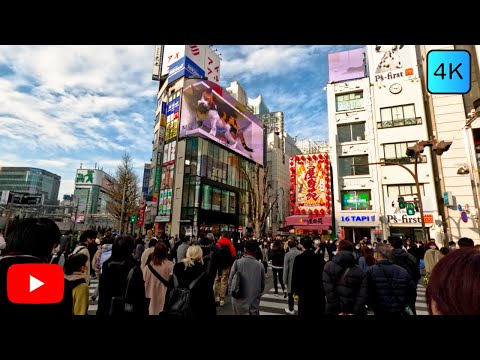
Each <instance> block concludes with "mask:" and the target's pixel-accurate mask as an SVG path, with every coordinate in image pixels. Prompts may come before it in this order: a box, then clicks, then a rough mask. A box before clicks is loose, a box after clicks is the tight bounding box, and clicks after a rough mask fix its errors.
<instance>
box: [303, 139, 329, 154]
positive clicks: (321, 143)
mask: <svg viewBox="0 0 480 360" xmlns="http://www.w3.org/2000/svg"><path fill="white" fill-rule="evenodd" d="M295 145H296V146H297V147H298V148H299V149H300V151H301V152H302V154H317V153H330V150H331V145H330V144H329V143H328V140H310V139H303V140H297V141H296V142H295Z"/></svg>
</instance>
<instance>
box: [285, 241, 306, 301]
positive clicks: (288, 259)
mask: <svg viewBox="0 0 480 360" xmlns="http://www.w3.org/2000/svg"><path fill="white" fill-rule="evenodd" d="M301 253H302V252H301V251H300V250H298V249H297V248H296V247H294V248H291V249H290V251H289V252H287V253H286V254H285V258H284V261H283V283H284V284H285V285H287V289H288V292H289V293H292V274H293V263H294V262H295V258H296V257H297V256H298V255H300V254H301Z"/></svg>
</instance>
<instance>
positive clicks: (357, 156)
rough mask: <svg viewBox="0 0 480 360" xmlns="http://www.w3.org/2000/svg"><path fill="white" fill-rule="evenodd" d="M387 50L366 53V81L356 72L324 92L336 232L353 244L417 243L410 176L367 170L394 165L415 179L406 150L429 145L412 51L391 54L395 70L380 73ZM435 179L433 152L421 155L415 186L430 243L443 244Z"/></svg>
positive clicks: (391, 169) (418, 229)
mask: <svg viewBox="0 0 480 360" xmlns="http://www.w3.org/2000/svg"><path fill="white" fill-rule="evenodd" d="M389 47H392V46H389ZM387 49H388V48H385V47H383V48H382V46H375V45H369V46H367V58H368V64H369V65H370V66H369V68H370V76H369V77H365V75H366V73H364V75H363V76H364V77H362V76H361V75H360V76H359V72H358V71H357V72H356V73H355V74H353V75H350V77H349V74H348V72H346V75H345V78H344V79H343V80H341V81H338V78H337V82H336V83H329V84H328V86H327V91H328V94H327V96H328V109H329V128H330V141H331V145H332V155H331V158H332V167H333V173H334V174H337V175H338V176H335V175H334V176H333V182H334V184H333V191H334V198H335V202H334V206H335V208H334V211H335V222H336V224H335V225H336V229H337V230H340V229H341V230H343V231H344V236H345V238H347V239H349V240H351V241H352V240H353V241H358V240H359V239H361V238H362V237H367V238H369V239H370V238H373V237H376V238H383V239H386V238H387V237H388V236H389V235H391V234H399V235H402V236H403V237H404V238H406V237H410V238H417V239H422V221H421V217H420V213H419V211H417V210H418V206H417V200H418V199H417V195H416V193H417V190H416V186H415V180H414V178H413V176H411V174H410V173H409V172H408V171H407V170H405V169H404V168H402V167H401V166H398V165H385V166H381V165H366V164H368V163H376V162H385V161H386V162H396V163H400V164H403V165H405V166H406V167H407V168H408V169H410V170H411V171H412V172H413V171H414V165H412V163H413V160H412V158H409V157H407V156H406V154H405V152H406V149H407V147H408V146H412V145H414V144H415V143H416V142H417V141H418V140H427V139H428V128H427V125H428V121H427V118H426V114H425V108H424V105H423V95H424V94H423V89H422V84H421V81H420V77H419V70H418V67H417V55H416V48H415V46H407V45H405V46H401V47H400V46H398V47H397V48H396V49H397V50H395V51H398V52H399V55H398V56H399V58H400V62H399V64H398V65H399V66H400V67H398V68H397V65H395V67H393V68H388V67H385V66H383V67H382V66H380V64H382V63H383V56H384V54H385V51H386V50H387ZM354 51H357V52H358V51H359V49H357V50H354ZM388 51H392V49H391V48H390V50H388ZM344 58H345V59H346V60H345V64H344V68H345V69H351V68H357V69H360V68H361V66H360V67H359V66H358V65H359V64H352V63H349V61H351V60H352V59H354V58H355V57H353V56H352V57H344ZM356 61H358V58H356ZM332 63H333V62H331V64H332ZM335 66H336V67H337V68H338V67H339V64H338V63H335ZM340 67H341V66H340ZM336 70H338V69H336ZM330 75H331V77H332V68H330ZM359 78H360V79H359ZM355 79H356V80H355ZM432 174H433V166H432V157H431V151H430V149H429V148H426V149H425V152H424V153H423V154H422V155H421V157H420V163H419V164H418V182H419V184H420V193H421V197H422V200H423V209H424V214H425V215H426V216H424V219H425V223H426V224H425V226H426V231H427V232H428V237H429V238H435V239H437V241H438V243H439V244H440V243H441V242H442V240H443V239H442V233H443V229H442V227H441V226H439V225H441V221H440V220H441V219H440V217H439V214H438V207H437V196H436V192H435V184H434V183H435V180H434V177H433V176H432ZM399 196H403V197H404V200H405V201H406V202H407V203H409V205H407V206H412V207H415V211H414V214H413V215H408V214H407V213H406V209H404V208H403V209H402V208H400V207H399V204H398V198H399ZM410 204H411V205H410ZM352 224H354V225H352Z"/></svg>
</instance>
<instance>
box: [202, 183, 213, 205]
mask: <svg viewBox="0 0 480 360" xmlns="http://www.w3.org/2000/svg"><path fill="white" fill-rule="evenodd" d="M202 195H203V196H202V209H205V210H211V209H212V187H211V186H210V185H203V194H202Z"/></svg>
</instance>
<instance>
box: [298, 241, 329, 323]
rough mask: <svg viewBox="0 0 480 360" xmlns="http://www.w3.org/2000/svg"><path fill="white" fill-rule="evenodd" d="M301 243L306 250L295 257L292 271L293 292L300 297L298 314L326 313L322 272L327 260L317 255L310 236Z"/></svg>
mask: <svg viewBox="0 0 480 360" xmlns="http://www.w3.org/2000/svg"><path fill="white" fill-rule="evenodd" d="M300 244H301V245H302V246H303V248H304V251H303V252H302V253H301V254H300V255H298V256H297V257H296V258H295V261H294V263H293V273H292V293H293V294H295V295H297V296H298V297H299V299H298V315H300V316H310V315H324V314H325V292H324V290H323V281H322V274H323V267H324V266H325V261H324V260H323V259H322V257H321V256H317V255H315V253H314V251H313V241H312V239H311V238H310V237H308V236H305V237H304V238H303V239H302V240H301V241H300Z"/></svg>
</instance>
